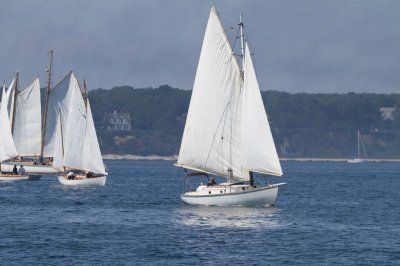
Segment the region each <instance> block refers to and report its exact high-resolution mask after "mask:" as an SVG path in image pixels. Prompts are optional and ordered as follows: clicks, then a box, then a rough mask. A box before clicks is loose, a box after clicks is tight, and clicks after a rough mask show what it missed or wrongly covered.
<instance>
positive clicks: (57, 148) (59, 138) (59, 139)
mask: <svg viewBox="0 0 400 266" xmlns="http://www.w3.org/2000/svg"><path fill="white" fill-rule="evenodd" d="M53 151H54V153H53V165H52V166H53V168H54V169H56V170H58V171H60V172H63V171H64V147H63V135H62V123H61V114H60V113H59V114H58V116H57V123H56V134H55V137H54V149H53Z"/></svg>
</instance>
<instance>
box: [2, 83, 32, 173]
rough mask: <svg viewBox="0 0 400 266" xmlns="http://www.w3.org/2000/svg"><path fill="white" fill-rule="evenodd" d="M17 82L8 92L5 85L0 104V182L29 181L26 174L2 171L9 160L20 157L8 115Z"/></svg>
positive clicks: (12, 84)
mask: <svg viewBox="0 0 400 266" xmlns="http://www.w3.org/2000/svg"><path fill="white" fill-rule="evenodd" d="M14 82H15V80H13V81H12V83H11V85H10V87H9V88H8V90H7V91H6V88H5V85H4V84H3V91H2V97H1V104H0V132H1V134H0V180H1V181H17V180H27V179H29V176H28V175H25V174H16V173H14V174H12V173H11V171H10V172H8V173H7V172H4V170H3V169H1V166H2V162H4V161H5V160H8V159H12V158H15V157H17V156H18V153H17V150H16V148H15V144H14V140H13V138H12V133H11V123H10V117H9V114H8V105H9V100H10V95H11V91H12V90H13V87H14Z"/></svg>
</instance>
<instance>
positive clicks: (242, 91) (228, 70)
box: [177, 7, 282, 180]
mask: <svg viewBox="0 0 400 266" xmlns="http://www.w3.org/2000/svg"><path fill="white" fill-rule="evenodd" d="M246 54H247V57H248V60H245V65H244V76H243V73H242V72H241V70H240V67H239V64H238V62H237V60H236V58H235V55H234V53H233V50H232V48H231V46H230V44H229V41H228V38H227V36H226V34H225V31H224V29H223V26H222V24H221V22H220V19H219V16H218V13H217V11H216V9H215V7H212V8H211V12H210V16H209V20H208V24H207V29H206V33H205V36H204V41H203V46H202V50H201V55H200V59H199V65H198V68H197V72H196V78H195V82H194V86H193V92H192V97H191V101H190V106H189V111H188V115H187V120H186V125H185V130H184V133H183V137H182V143H181V148H180V151H179V157H178V162H177V165H178V166H181V167H184V168H188V169H192V170H197V171H202V172H206V173H211V174H217V175H222V176H228V175H229V174H228V172H230V171H232V176H230V177H232V178H233V179H236V180H248V179H249V174H248V173H249V171H255V172H260V173H266V174H271V175H278V176H280V175H282V170H281V167H280V164H279V159H278V156H277V153H276V149H275V145H274V142H273V139H272V135H271V130H270V128H269V125H268V119H267V116H266V113H265V109H264V105H263V102H262V99H261V95H260V92H259V87H258V83H257V79H256V76H255V73H254V68H253V64H252V61H251V58H250V54H249V52H248V48H246ZM246 62H247V63H246ZM247 79H248V80H247ZM243 80H244V81H243ZM264 149H265V150H264ZM261 150H262V151H261Z"/></svg>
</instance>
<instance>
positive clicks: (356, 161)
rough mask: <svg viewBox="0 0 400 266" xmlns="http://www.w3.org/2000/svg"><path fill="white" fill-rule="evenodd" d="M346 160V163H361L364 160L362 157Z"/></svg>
mask: <svg viewBox="0 0 400 266" xmlns="http://www.w3.org/2000/svg"><path fill="white" fill-rule="evenodd" d="M347 162H348V163H363V162H365V160H364V159H359V158H356V159H350V160H347Z"/></svg>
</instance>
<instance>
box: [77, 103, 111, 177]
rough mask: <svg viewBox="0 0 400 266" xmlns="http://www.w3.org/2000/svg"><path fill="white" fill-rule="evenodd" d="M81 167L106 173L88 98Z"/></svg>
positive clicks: (94, 171)
mask: <svg viewBox="0 0 400 266" xmlns="http://www.w3.org/2000/svg"><path fill="white" fill-rule="evenodd" d="M82 154H83V169H84V170H86V171H90V172H93V173H99V174H103V175H105V174H106V170H105V168H104V164H103V158H102V157H101V151H100V146H99V141H98V139H97V134H96V129H95V127H94V121H93V116H92V110H91V108H90V103H89V99H87V100H86V130H85V138H84V146H83V152H82Z"/></svg>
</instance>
